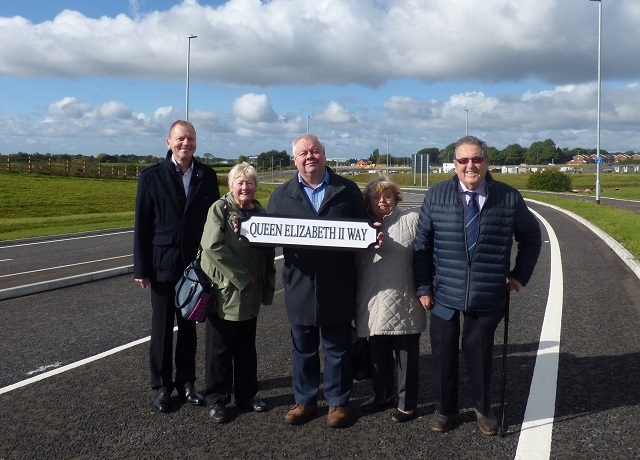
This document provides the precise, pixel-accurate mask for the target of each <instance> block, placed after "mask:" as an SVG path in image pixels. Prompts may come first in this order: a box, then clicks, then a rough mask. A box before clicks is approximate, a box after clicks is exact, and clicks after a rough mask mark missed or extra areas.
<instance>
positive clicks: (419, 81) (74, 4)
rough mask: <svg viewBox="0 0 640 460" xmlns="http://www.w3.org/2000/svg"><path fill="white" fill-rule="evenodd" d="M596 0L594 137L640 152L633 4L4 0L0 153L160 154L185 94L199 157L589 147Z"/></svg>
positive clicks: (639, 63) (638, 6)
mask: <svg viewBox="0 0 640 460" xmlns="http://www.w3.org/2000/svg"><path fill="white" fill-rule="evenodd" d="M600 7H601V9H602V29H601V30H602V34H601V38H602V40H601V47H600V49H601V53H600V55H601V66H600V70H601V92H600V94H601V103H600V107H601V108H600V148H601V149H603V150H606V151H608V152H625V151H634V152H638V151H640V85H639V83H640V46H639V43H640V29H639V28H638V24H640V1H638V0H602V2H601V3H600V2H598V1H594V0H483V1H478V0H386V1H385V0H349V1H345V0H270V1H266V0H263V1H260V0H228V1H213V0H183V1H182V2H180V1H178V0H173V1H172V0H128V1H127V0H108V1H107V0H102V1H87V0H63V1H59V0H46V1H43V0H3V1H2V4H1V5H0V43H2V45H1V46H0V96H1V100H2V102H1V103H0V153H2V154H11V153H17V152H27V153H35V152H39V153H52V154H62V153H67V154H72V155H76V154H81V155H97V154H99V153H107V154H110V155H116V154H117V155H129V154H133V155H155V156H163V155H164V153H165V152H166V143H165V140H166V137H167V134H168V129H169V126H170V125H171V123H172V122H173V121H175V120H178V119H185V118H187V114H186V109H187V88H188V93H189V97H188V110H189V113H188V119H189V121H191V122H192V123H193V124H194V126H195V128H196V131H197V138H198V146H197V155H204V154H205V153H210V154H212V155H213V156H215V157H220V158H238V156H240V155H246V156H250V155H258V154H260V153H262V152H267V151H270V150H277V151H281V150H286V151H287V152H289V153H290V152H291V141H292V140H293V139H294V138H295V137H296V136H297V135H299V134H302V133H305V132H307V130H308V131H310V132H311V133H314V134H316V135H318V136H319V137H320V138H321V139H322V140H323V142H324V143H325V147H326V151H327V156H328V157H329V158H367V157H368V156H369V155H370V154H371V153H372V151H373V150H374V149H379V151H380V153H381V154H386V153H387V151H388V152H389V153H390V154H391V155H392V156H409V155H411V154H414V153H416V152H417V151H419V150H421V149H423V148H432V147H436V148H439V149H443V148H445V147H446V146H447V145H449V144H451V143H452V142H455V141H456V140H457V139H459V138H460V137H462V136H464V135H465V134H467V133H468V134H470V135H475V136H478V137H480V138H482V139H484V140H485V141H486V142H487V143H488V144H489V145H490V146H493V147H496V148H498V149H500V150H501V149H504V148H505V147H507V146H508V145H511V144H520V145H522V146H524V147H528V146H529V145H530V144H531V143H533V142H536V141H544V140H546V139H552V140H553V141H554V142H555V143H556V145H557V146H558V147H560V148H569V149H573V148H576V147H583V148H588V149H595V148H596V144H597V137H598V136H597V133H598V129H597V119H598V117H597V114H598V37H599V33H598V30H599V28H598V19H599V9H600ZM191 35H195V36H196V37H195V38H191V39H189V38H188V37H189V36H191ZM187 74H188V80H187ZM187 81H188V84H187Z"/></svg>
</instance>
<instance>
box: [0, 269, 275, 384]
mask: <svg viewBox="0 0 640 460" xmlns="http://www.w3.org/2000/svg"><path fill="white" fill-rule="evenodd" d="M282 258H283V256H277V257H276V258H275V260H280V259H282ZM280 292H282V289H280V290H278V291H277V292H276V293H280ZM177 330H178V327H177V326H176V327H174V328H173V332H175V331H177ZM149 340H151V336H148V337H145V338H143V339H139V340H135V341H133V342H130V343H127V344H125V345H121V346H119V347H116V348H112V349H111V350H107V351H105V352H103V353H100V354H97V355H95V356H90V357H88V358H85V359H81V360H80V361H76V362H75V363H71V364H67V365H66V366H62V367H58V368H57V369H53V370H51V371H48V372H44V373H42V374H40V375H36V376H34V377H30V378H28V379H25V380H22V381H20V382H16V383H14V384H11V385H8V386H6V387H3V388H0V395H1V394H3V393H8V392H10V391H13V390H16V389H18V388H22V387H25V386H27V385H31V384H32V383H36V382H39V381H40V380H44V379H48V378H49V377H53V376H54V375H58V374H62V373H63V372H67V371H70V370H72V369H75V368H77V367H80V366H84V365H85V364H89V363H91V362H93V361H97V360H99V359H102V358H106V357H107V356H110V355H113V354H115V353H118V352H120V351H124V350H126V349H127V348H131V347H135V346H136V345H141V344H143V343H145V342H148V341H149ZM56 364H57V365H60V364H61V363H56ZM51 366H52V365H51V364H49V365H45V366H42V367H41V368H40V369H42V370H44V369H45V368H48V367H51ZM31 372H35V371H31Z"/></svg>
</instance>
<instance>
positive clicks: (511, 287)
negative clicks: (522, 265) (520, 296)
mask: <svg viewBox="0 0 640 460" xmlns="http://www.w3.org/2000/svg"><path fill="white" fill-rule="evenodd" d="M520 289H522V284H521V283H520V281H518V280H517V279H515V278H512V277H509V282H508V283H507V291H516V292H520Z"/></svg>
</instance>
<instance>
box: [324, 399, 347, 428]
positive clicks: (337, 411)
mask: <svg viewBox="0 0 640 460" xmlns="http://www.w3.org/2000/svg"><path fill="white" fill-rule="evenodd" d="M348 423H349V405H348V404H343V405H342V406H330V407H329V415H327V425H329V426H330V427H331V428H342V427H344V426H347V424H348Z"/></svg>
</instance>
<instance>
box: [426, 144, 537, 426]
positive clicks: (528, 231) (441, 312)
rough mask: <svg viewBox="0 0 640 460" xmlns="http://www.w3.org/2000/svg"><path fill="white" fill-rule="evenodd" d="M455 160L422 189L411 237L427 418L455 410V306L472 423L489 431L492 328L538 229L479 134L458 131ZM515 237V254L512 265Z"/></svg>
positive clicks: (516, 286)
mask: <svg viewBox="0 0 640 460" xmlns="http://www.w3.org/2000/svg"><path fill="white" fill-rule="evenodd" d="M454 161H455V164H456V175H455V176H454V177H453V178H452V180H449V181H445V182H441V183H439V184H437V185H435V186H433V187H431V188H430V189H429V191H428V192H427V194H426V196H425V199H424V203H423V205H422V209H421V211H420V218H419V221H418V230H417V234H416V239H415V243H414V257H413V264H414V279H415V285H416V293H417V295H418V297H419V299H420V302H421V303H422V306H423V307H424V308H425V309H427V310H431V318H430V328H429V332H430V337H431V349H432V354H433V377H434V384H435V392H436V412H435V415H434V416H433V418H432V419H431V421H430V422H429V426H430V428H431V429H432V430H433V431H436V432H444V431H448V430H449V429H451V427H452V426H453V420H454V417H455V415H456V414H457V412H458V353H459V345H458V344H459V337H460V312H462V314H463V316H464V320H463V327H462V349H463V351H464V354H465V360H466V363H467V373H468V376H469V384H470V387H471V397H472V400H473V405H474V409H475V412H476V416H477V421H478V427H479V428H480V431H481V432H482V433H484V434H486V435H493V434H495V433H496V432H497V427H498V425H497V420H496V417H495V415H494V414H493V412H492V410H491V372H492V366H491V364H492V359H493V342H494V334H495V330H496V328H497V326H498V324H499V323H500V321H501V320H502V318H503V316H504V307H505V300H506V295H507V291H512V290H515V291H519V290H520V289H521V288H522V287H523V286H525V285H526V284H527V282H528V281H529V279H530V278H531V275H532V274H533V270H534V267H535V265H536V262H537V261H538V255H539V254H540V248H541V245H542V240H541V232H540V226H539V225H538V221H537V220H536V218H535V216H534V215H533V214H532V213H531V211H530V210H529V209H528V208H527V205H526V204H525V202H524V199H523V198H522V195H521V194H520V192H518V191H517V190H516V189H514V188H513V187H510V186H508V185H506V184H503V183H501V182H498V181H495V180H494V179H493V178H492V177H491V174H490V173H489V172H488V170H489V158H488V155H487V144H486V143H485V142H484V141H482V140H480V139H478V138H476V137H473V136H467V137H463V138H462V139H460V140H459V141H458V142H457V143H456V147H455V159H454ZM470 200H475V205H476V206H477V207H478V208H479V210H480V213H479V215H478V217H477V218H476V222H479V227H478V229H479V231H478V233H477V239H476V238H474V239H473V241H475V242H471V241H472V240H470V242H469V244H473V246H472V247H468V242H467V237H466V230H465V214H466V213H467V212H468V209H469V207H470V206H471V205H472V204H473V203H471V201H470ZM514 239H515V241H516V242H517V255H516V260H515V265H514V267H513V268H511V248H512V245H513V240H514Z"/></svg>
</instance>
